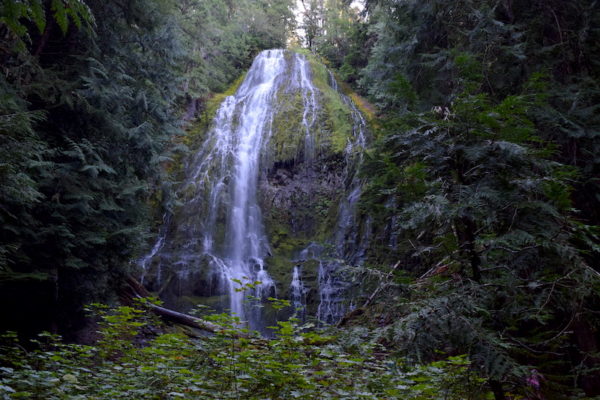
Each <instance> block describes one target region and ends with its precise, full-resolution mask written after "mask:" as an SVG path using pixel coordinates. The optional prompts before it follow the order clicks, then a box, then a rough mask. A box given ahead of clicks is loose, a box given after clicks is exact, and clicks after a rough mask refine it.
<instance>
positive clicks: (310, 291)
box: [140, 50, 368, 329]
mask: <svg viewBox="0 0 600 400" xmlns="http://www.w3.org/2000/svg"><path fill="white" fill-rule="evenodd" d="M365 141H366V124H365V121H364V119H363V118H362V116H361V115H360V113H359V112H358V110H357V109H356V107H355V106H354V104H353V103H352V102H351V101H350V99H349V98H348V97H346V96H344V95H343V94H341V93H340V92H339V90H338V88H337V85H336V83H335V79H333V76H332V75H331V74H330V73H329V72H328V70H327V69H326V68H325V66H323V65H322V64H319V63H318V62H316V61H315V60H313V59H310V58H307V57H306V56H304V55H300V54H297V53H294V52H291V51H285V50H271V51H267V52H263V53H261V55H259V56H258V57H257V59H256V61H255V63H254V65H253V66H252V68H251V69H250V71H249V72H248V74H247V76H246V77H245V79H244V81H243V83H242V84H241V86H240V87H239V89H237V91H236V92H235V94H234V95H233V96H229V97H227V98H225V99H224V100H223V102H222V103H221V105H220V108H219V109H218V111H217V112H216V116H215V118H214V121H213V122H212V124H211V125H210V126H209V128H208V129H207V130H206V132H205V133H204V134H203V135H202V140H200V141H197V142H198V143H199V146H198V148H197V149H194V150H193V151H192V154H191V155H190V157H189V159H188V160H186V161H185V167H184V178H183V183H182V185H181V186H180V188H179V189H178V197H179V199H180V201H181V206H179V207H178V208H177V209H176V210H175V212H174V213H172V214H171V215H168V216H167V217H166V218H165V221H164V225H163V227H162V228H161V231H160V233H159V235H158V239H157V241H156V243H155V244H154V246H153V248H152V250H151V251H150V252H149V253H148V254H147V255H146V256H145V257H144V258H143V259H142V260H141V262H140V264H141V266H142V277H143V280H144V283H145V284H146V285H147V286H148V287H149V288H150V289H151V290H153V291H156V292H158V293H159V295H160V296H161V297H162V298H163V299H164V300H165V302H166V303H167V305H169V306H171V307H176V308H179V309H186V308H189V307H190V306H192V305H193V304H195V303H203V304H208V305H211V306H213V307H215V308H216V309H219V310H224V309H232V310H234V311H235V312H236V313H237V314H238V315H240V316H242V317H243V318H245V319H247V320H249V321H250V322H251V325H253V327H255V328H258V329H260V326H261V325H262V326H264V320H265V319H272V318H281V317H282V315H277V316H275V315H274V313H273V312H270V311H269V310H268V308H267V312H266V313H265V312H262V313H261V314H257V313H256V312H255V311H253V310H251V307H248V306H247V305H244V304H243V293H244V292H239V291H235V288H236V286H239V285H240V282H241V284H244V283H249V284H250V285H249V287H246V291H245V294H251V295H253V296H255V297H259V298H260V297H262V298H265V297H268V296H276V297H278V298H283V299H290V300H291V301H292V302H293V303H294V304H295V305H296V306H297V307H299V308H300V310H299V312H300V314H301V315H303V316H306V315H315V316H318V317H319V319H321V320H323V321H325V322H333V321H334V320H335V319H337V318H339V317H340V314H341V313H342V312H343V311H344V309H345V308H346V306H347V305H346V304H345V302H344V299H343V292H344V290H345V286H346V285H345V284H344V282H343V280H340V279H339V278H338V277H337V276H336V275H335V271H336V270H337V269H338V268H339V266H340V265H342V264H343V263H344V262H353V263H358V262H360V256H359V253H360V251H361V250H360V249H361V248H363V247H364V242H365V241H366V240H367V239H368V235H365V234H361V232H360V230H359V229H358V228H357V226H358V223H357V221H356V210H355V205H356V201H357V200H358V197H359V196H360V186H361V183H360V181H359V179H358V178H357V177H356V167H357V165H358V163H359V162H360V158H361V153H362V150H363V149H364V145H365ZM232 279H233V280H234V283H233V284H232V283H231V280H232ZM257 281H260V282H261V283H256V282H257ZM237 293H242V294H239V295H238V294H237ZM238 303H239V304H238ZM287 312H288V314H289V313H290V312H291V311H290V310H288V311H287ZM253 320H255V321H254V322H252V321H253ZM260 321H263V322H260Z"/></svg>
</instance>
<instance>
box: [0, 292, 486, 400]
mask: <svg viewBox="0 0 600 400" xmlns="http://www.w3.org/2000/svg"><path fill="white" fill-rule="evenodd" d="M284 303H285V301H275V304H274V305H275V306H280V307H285V306H287V304H284ZM96 312H97V315H98V318H99V321H98V326H99V331H98V335H99V340H98V341H97V342H96V343H95V344H94V345H91V346H90V345H77V344H65V343H63V342H61V340H60V338H59V337H57V336H54V335H51V334H48V333H45V334H42V335H40V336H39V338H38V339H37V340H35V341H33V342H32V343H30V344H29V347H28V349H27V350H26V349H25V348H24V347H22V346H21V345H19V343H18V340H17V337H16V335H15V334H12V333H8V334H5V335H4V336H2V344H1V347H0V362H1V364H2V367H1V368H0V397H1V398H3V399H19V398H21V399H23V398H27V399H44V400H47V399H393V398H398V399H489V398H491V395H490V394H489V393H488V392H487V391H486V390H484V387H483V384H484V382H483V380H482V379H480V378H478V377H477V376H476V374H475V373H474V372H473V370H472V369H471V367H470V365H469V362H468V361H467V359H466V358H465V357H464V356H456V357H449V358H446V359H443V360H441V361H436V362H433V363H430V364H427V365H415V366H409V365H408V364H406V363H405V362H404V361H403V360H402V359H398V358H395V357H392V356H390V355H389V354H387V353H386V352H385V351H384V349H382V348H381V347H380V346H376V345H373V344H369V343H365V342H364V341H363V340H361V338H359V337H354V338H352V337H346V338H344V340H341V339H337V338H335V337H331V336H329V335H325V334H324V333H323V332H319V331H314V330H310V329H311V328H313V327H311V326H300V325H299V324H298V322H297V321H295V320H293V319H292V320H290V321H285V322H278V324H277V326H276V327H274V329H275V331H276V333H277V337H276V338H275V339H270V340H267V339H263V338H260V337H257V336H253V335H252V334H251V333H250V332H248V331H245V330H242V329H239V328H237V326H238V325H239V322H240V321H239V320H237V319H235V318H232V317H230V316H227V315H224V314H221V315H212V316H209V317H208V319H210V320H211V321H212V322H213V323H214V324H216V325H218V326H219V327H220V330H219V331H218V332H217V333H215V334H212V335H209V336H201V337H198V338H190V337H189V336H186V335H184V334H181V333H160V334H156V333H154V332H157V331H160V332H167V331H168V330H167V329H165V327H159V326H158V322H157V321H156V320H154V319H153V318H151V317H149V313H148V311H147V310H146V309H144V308H143V307H142V308H133V307H118V308H115V309H107V308H104V307H98V306H96ZM240 333H241V334H242V335H240ZM342 343H343V344H342Z"/></svg>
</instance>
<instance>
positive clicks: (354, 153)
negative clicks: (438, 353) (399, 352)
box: [316, 72, 368, 323]
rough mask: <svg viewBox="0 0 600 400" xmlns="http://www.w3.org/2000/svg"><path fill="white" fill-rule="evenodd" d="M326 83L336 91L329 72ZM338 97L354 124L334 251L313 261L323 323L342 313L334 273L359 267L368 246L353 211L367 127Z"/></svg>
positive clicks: (345, 99)
mask: <svg viewBox="0 0 600 400" xmlns="http://www.w3.org/2000/svg"><path fill="white" fill-rule="evenodd" d="M329 82H330V85H331V86H332V87H333V88H334V89H335V90H336V91H337V92H339V88H338V84H337V81H336V80H335V77H334V76H333V74H332V73H331V72H330V73H329ZM339 95H340V96H341V98H342V101H343V102H344V103H345V104H346V105H348V107H349V108H350V110H351V112H352V120H353V122H354V123H353V125H352V126H353V132H352V134H353V137H352V138H348V142H347V145H346V150H345V153H346V154H345V157H346V163H345V171H344V176H345V180H346V181H347V182H349V184H348V185H347V193H348V194H347V196H346V197H345V198H343V199H342V201H341V202H340V206H339V208H338V218H337V226H336V229H335V231H334V235H333V237H332V238H331V242H332V243H331V244H333V248H334V250H333V253H331V254H329V257H328V258H323V257H321V256H320V255H319V256H318V257H317V258H316V259H317V260H318V261H319V278H318V279H319V300H320V301H319V307H318V309H317V318H318V320H319V321H321V322H324V323H335V322H337V321H338V320H339V319H340V318H341V317H342V316H343V314H344V312H345V311H346V309H347V307H346V306H345V304H344V292H345V291H346V289H347V283H346V282H344V281H343V280H342V279H341V278H340V277H339V276H338V272H339V269H340V268H341V267H342V265H343V263H348V264H350V265H360V264H361V263H362V261H363V258H364V252H365V248H366V246H367V244H368V243H367V242H368V227H367V229H366V230H365V231H363V235H362V237H360V235H359V232H358V229H357V225H358V224H357V222H358V219H357V211H356V206H357V204H358V201H359V200H360V195H361V188H362V182H361V180H360V179H359V178H358V176H357V167H358V165H359V164H360V162H361V161H362V157H363V150H364V149H365V146H366V142H367V138H366V129H367V124H366V121H365V119H364V117H363V116H362V114H361V113H360V111H359V110H358V108H357V107H356V105H355V104H354V102H352V100H351V99H350V98H349V97H348V96H346V95H344V94H343V93H341V92H340V93H339ZM367 225H368V224H367Z"/></svg>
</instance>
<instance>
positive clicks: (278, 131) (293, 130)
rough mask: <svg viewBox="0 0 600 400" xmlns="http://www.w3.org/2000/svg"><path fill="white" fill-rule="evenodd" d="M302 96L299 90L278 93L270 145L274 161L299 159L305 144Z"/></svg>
mask: <svg viewBox="0 0 600 400" xmlns="http://www.w3.org/2000/svg"><path fill="white" fill-rule="evenodd" d="M303 106H304V105H303V102H302V96H301V95H300V93H298V92H293V93H287V92H285V90H283V89H282V90H280V91H279V93H278V94H277V112H276V113H275V115H274V117H273V121H272V124H271V132H272V135H271V139H270V142H269V147H270V150H271V155H272V161H273V162H282V161H291V160H295V159H297V158H298V157H299V156H300V154H301V149H302V147H303V144H304V128H303V126H302V113H303V111H302V110H303Z"/></svg>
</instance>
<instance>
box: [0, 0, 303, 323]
mask: <svg viewBox="0 0 600 400" xmlns="http://www.w3.org/2000/svg"><path fill="white" fill-rule="evenodd" d="M0 15H1V19H0V22H1V24H0V29H1V30H2V38H3V39H2V48H1V57H2V78H0V79H2V81H1V82H2V83H1V84H2V103H1V105H0V107H2V112H1V113H2V115H1V121H2V125H1V128H0V129H1V132H2V142H1V143H0V146H1V147H0V148H1V154H2V164H1V169H0V173H1V176H2V187H1V189H0V190H1V192H0V193H1V194H0V196H1V201H0V204H1V211H0V215H1V218H2V224H1V228H0V238H1V239H0V274H1V277H2V278H1V279H0V283H1V285H2V291H1V292H2V294H1V296H2V304H3V305H4V306H3V307H2V325H3V326H5V327H11V326H22V325H23V324H24V325H33V326H34V327H36V328H39V327H40V326H44V327H45V328H46V329H49V328H50V327H51V326H59V327H60V328H61V331H64V332H69V331H71V330H72V329H71V328H67V326H68V325H69V324H71V323H72V322H73V321H77V318H74V315H73V313H74V312H79V311H80V310H82V306H83V304H85V303H87V302H89V301H91V300H93V299H100V298H103V297H104V298H105V300H106V296H107V295H109V294H110V293H114V290H115V288H117V287H118V285H120V282H121V281H122V279H123V277H124V276H125V275H126V274H127V273H128V270H129V268H130V262H131V260H132V259H135V258H136V256H137V254H138V251H139V246H140V245H142V244H145V241H144V237H145V236H144V235H145V234H147V232H148V230H147V229H145V226H147V225H148V224H149V223H151V218H150V216H149V206H150V204H149V199H150V197H151V196H152V194H153V193H154V192H156V191H157V190H158V191H160V190H161V188H160V187H159V186H158V185H163V186H168V180H165V179H161V168H160V165H161V163H165V162H168V161H169V160H171V159H172V157H173V155H174V154H176V153H177V152H179V151H184V150H185V148H183V145H182V144H178V142H177V140H176V139H175V138H176V137H177V136H178V135H182V134H183V131H182V121H183V115H182V114H183V111H184V110H186V107H188V106H189V107H192V109H193V107H195V103H193V102H192V101H191V100H192V99H194V100H196V99H202V98H206V97H207V96H208V95H209V93H210V92H211V91H219V90H222V89H223V88H224V87H225V85H227V84H228V83H230V82H231V81H232V80H233V79H235V78H237V76H238V75H239V74H241V72H242V71H243V70H244V69H245V68H247V67H248V66H249V64H250V63H251V61H252V59H253V57H254V55H255V54H256V53H257V51H259V50H262V49H265V48H272V47H282V46H285V40H286V37H287V32H288V31H289V28H290V26H291V25H290V24H291V23H292V13H291V9H290V7H289V5H288V4H287V2H285V1H279V2H272V1H271V2H255V1H247V2H244V1H242V2H240V1H236V2H222V1H184V2H170V1H131V2H119V1H115V2H111V1H109V2H106V1H98V2H93V1H87V2H85V3H83V2H81V1H76V0H73V1H68V2H63V1H52V2H50V1H48V2H45V1H39V0H32V1H26V2H21V1H3V2H2V3H1V8H0ZM159 182H160V183H159ZM166 189H168V188H166ZM153 198H155V199H156V198H161V196H160V195H159V196H154V197H153ZM166 198H167V196H165V199H166ZM155 201H156V200H155ZM16 310H19V312H16Z"/></svg>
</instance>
